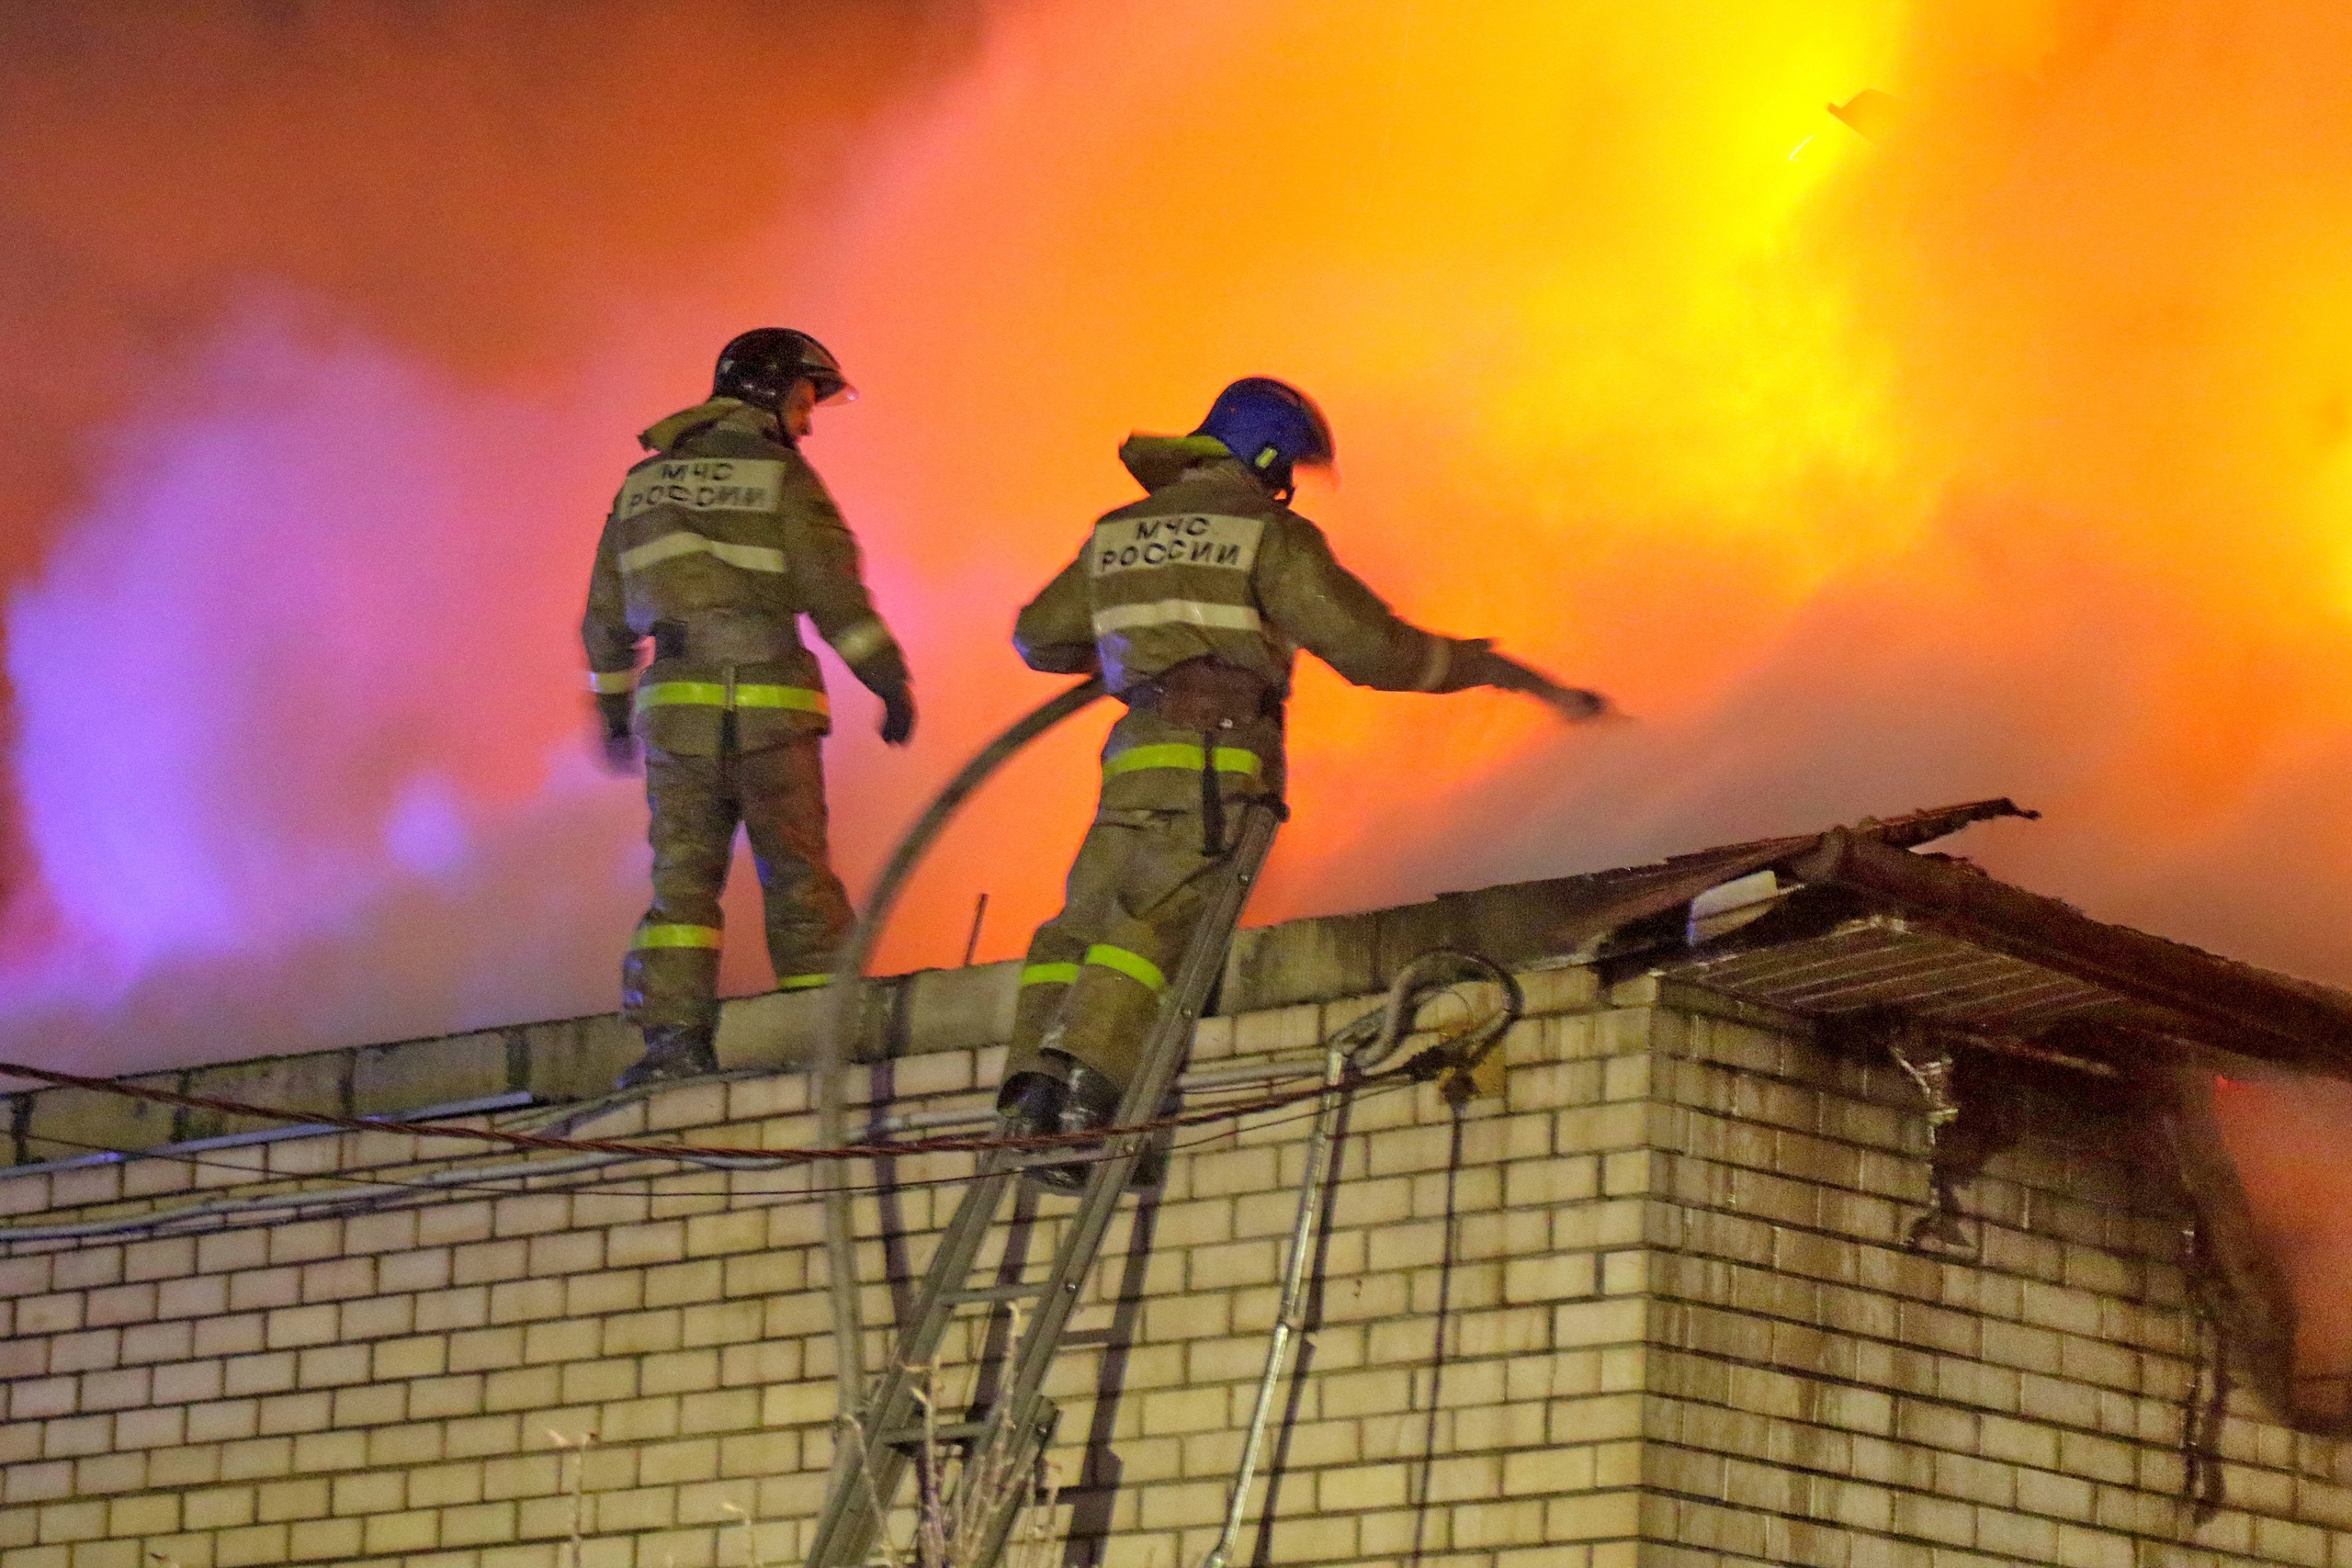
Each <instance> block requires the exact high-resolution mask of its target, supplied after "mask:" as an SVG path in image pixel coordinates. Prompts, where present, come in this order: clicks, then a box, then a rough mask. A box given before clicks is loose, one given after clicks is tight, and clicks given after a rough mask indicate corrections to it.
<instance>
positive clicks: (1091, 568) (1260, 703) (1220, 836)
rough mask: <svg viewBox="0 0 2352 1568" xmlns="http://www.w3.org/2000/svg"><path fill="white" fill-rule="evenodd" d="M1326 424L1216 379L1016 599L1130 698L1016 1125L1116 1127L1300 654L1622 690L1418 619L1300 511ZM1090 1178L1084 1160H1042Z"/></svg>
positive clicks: (1028, 1023)
mask: <svg viewBox="0 0 2352 1568" xmlns="http://www.w3.org/2000/svg"><path fill="white" fill-rule="evenodd" d="M1119 457H1120V460H1121V461H1122V462H1123V463H1125V465H1126V468H1127V471H1128V472H1129V473H1131V474H1133V475H1134V476H1135V478H1136V480H1137V481H1138V482H1139V483H1141V484H1142V486H1143V487H1144V489H1145V490H1146V491H1148V492H1149V493H1148V494H1147V495H1146V496H1145V497H1144V499H1143V500H1141V501H1137V502H1133V503H1132V504H1130V505H1126V506H1123V507H1120V508H1119V509H1118V510H1116V511H1114V512H1112V513H1108V514H1107V515H1105V516H1104V517H1103V519H1102V520H1101V521H1100V522H1099V523H1097V524H1096V525H1094V530H1093V532H1092V534H1091V536H1089V537H1088V539H1087V541H1086V543H1085V545H1084V546H1083V547H1080V550H1079V553H1078V555H1077V557H1076V558H1074V559H1073V560H1071V562H1070V563H1069V565H1068V566H1067V567H1065V568H1063V569H1062V570H1061V572H1060V573H1059V575H1057V577H1055V579H1054V580H1053V581H1051V582H1050V583H1048V584H1047V585H1046V589H1045V591H1044V592H1041V593H1039V594H1038V595H1037V597H1036V598H1035V600H1033V601H1031V603H1030V604H1029V605H1028V607H1027V608H1025V609H1023V611H1022V612H1021V616H1020V619H1019V621H1018V622H1017V624H1016V625H1015V627H1014V632H1013V640H1014V643H1015V645H1016V646H1017V647H1018V648H1019V649H1020V651H1021V656H1022V658H1023V660H1026V661H1027V662H1028V664H1029V666H1030V668H1032V669H1034V670H1043V671H1056V672H1059V673H1065V674H1076V673H1080V672H1083V671H1099V672H1100V673H1101V675H1102V677H1103V683H1104V684H1105V685H1106V686H1108V687H1109V688H1110V690H1111V692H1112V694H1114V696H1117V697H1118V698H1119V699H1120V700H1122V701H1123V702H1125V704H1126V705H1127V710H1128V711H1127V713H1126V716H1125V717H1123V718H1122V719H1120V720H1119V722H1118V724H1117V725H1116V726H1115V727H1114V728H1113V729H1112V731H1111V736H1110V739H1109V741H1108V742H1107V743H1106V744H1105V746H1104V748H1103V793H1102V797H1101V806H1100V807H1099V808H1098V809H1097V811H1096V813H1095V817H1094V822H1093V825H1092V827H1091V829H1089V830H1088V833H1087V836H1086V839H1085V840H1084V842H1083V843H1082V844H1081V845H1080V848H1079V852H1078V858H1077V861H1076V863H1074V864H1072V865H1071V867H1070V871H1069V888H1068V893H1067V900H1066V903H1065V905H1064V907H1063V908H1062V911H1061V913H1060V914H1058V915H1057V916H1056V917H1054V919H1051V920H1049V921H1047V922H1046V924H1045V925H1044V926H1042V927H1040V928H1038V931H1037V934H1036V936H1035V938H1034V939H1033V940H1032V941H1031V942H1030V945H1029V953H1028V959H1027V962H1026V964H1024V965H1023V970H1022V973H1021V991H1020V998H1019V1002H1018V1007H1017V1010H1016V1012H1015V1021H1014V1025H1013V1036H1012V1053H1011V1055H1010V1056H1009V1058H1008V1059H1007V1062H1006V1065H1005V1077H1004V1083H1003V1086H1002V1088H1001V1090H1000V1091H999V1095H998V1102H997V1103H998V1114H999V1123H1000V1130H1001V1132H1002V1133H1003V1134H1005V1135H1007V1136H1014V1137H1021V1136H1035V1135H1038V1134H1046V1133H1051V1132H1080V1131H1087V1130H1091V1129H1093V1128H1096V1127H1100V1126H1102V1125H1103V1124H1104V1123H1105V1122H1107V1121H1108V1119H1109V1117H1110V1116H1111V1114H1112V1112H1113V1111H1114V1110H1115V1109H1116V1108H1117V1105H1118V1101H1119V1097H1120V1095H1121V1094H1122V1093H1123V1092H1124V1091H1125V1087H1126V1084H1127V1081H1128V1079H1129V1077H1131V1076H1132V1075H1133V1073H1134V1072H1135V1070H1136V1066H1137V1061H1136V1053H1137V1052H1138V1050H1139V1049H1140V1047H1141V1045H1142V1043H1143V1040H1144V1037H1145V1035H1146V1033H1147V1032H1148V1029H1149V1026H1150V1023H1151V1020H1152V1018H1153V1015H1154V1014H1155V1013H1156V1011H1157V1010H1158V1008H1159V999H1160V992H1161V991H1162V989H1163V988H1164V987H1166V986H1167V984H1168V981H1169V978H1170V971H1171V970H1172V969H1173V968H1174V967H1175V964H1176V962H1177V960H1178V959H1179V957H1180V956H1181V955H1182V953H1183V951H1184V948H1185V945H1186V943H1187V942H1188V941H1189V940H1190V939H1191V937H1192V935H1193V928H1194V925H1195V924H1196V923H1197V920H1198V918H1199V916H1200V912H1201V908H1202V904H1203V897H1204V892H1205V888H1204V884H1205V883H1206V882H1207V880H1208V874H1210V873H1211V872H1212V871H1214V869H1215V868H1216V866H1217V864H1218V863H1219V862H1220V861H1221V859H1222V858H1223V856H1224V855H1225V853H1226V852H1227V850H1228V849H1229V848H1230V837H1231V832H1232V828H1231V825H1232V823H1233V820H1234V818H1235V817H1236V816H1237V815H1238V807H1240V806H1241V805H1242V804H1243V803H1246V802H1249V801H1252V800H1258V799H1263V798H1269V797H1271V798H1272V799H1273V800H1275V801H1277V802H1279V800H1280V799H1281V797H1282V794H1283V703H1284V701H1285V699H1286V698H1287V697H1288V695H1289V693H1290V682H1291V662H1292V660H1293V659H1294V657H1295V654H1296V652H1297V650H1298V649H1306V651H1308V652H1310V653H1313V654H1315V655H1316V656H1317V657H1318V658H1320V659H1322V660H1325V661H1326V662H1327V663H1329V664H1330V665H1331V667H1332V668H1333V669H1335V670H1337V671H1339V672H1340V674H1341V675H1342V676H1344V677H1346V678H1347V679H1348V680H1350V681H1351V682H1355V683H1356V684H1358V685H1362V686H1373V687H1376V688H1379V689H1380V690H1383V691H1392V692H1459V691H1463V690H1465V689H1467V688H1470V687H1474V686H1501V687H1507V688H1510V689H1511V690H1515V691H1522V692H1527V693H1529V694H1533V695H1536V696H1539V697H1542V698H1544V700H1545V701H1548V702H1551V703H1552V704H1554V705H1555V706H1557V707H1559V708H1560V709H1561V710H1562V711H1563V712H1564V713H1566V714H1567V715H1568V716H1571V717H1576V718H1592V717H1597V716H1600V714H1602V713H1603V712H1604V711H1606V706H1607V705H1606V704H1605V702H1604V701H1603V699H1602V698H1600V696H1599V695H1597V694H1594V693H1591V692H1586V691H1578V690H1574V689H1571V688H1567V687H1562V686H1558V685H1556V684H1555V683H1553V682H1550V681H1548V680H1546V679H1545V678H1544V677H1543V676H1541V675H1539V674H1537V673H1536V672H1535V671H1532V670H1529V669H1528V668H1527V667H1526V666H1524V665H1521V664H1519V663H1517V662H1516V661H1514V660H1509V659H1506V658H1504V657H1503V656H1501V655H1500V654H1498V653H1496V652H1495V651H1494V650H1493V649H1492V648H1491V647H1490V646H1489V645H1488V644H1487V642H1486V641H1484V640H1482V639H1467V640H1465V639H1461V638H1455V637H1440V636H1438V635H1436V634H1435V633H1432V632H1426V631H1422V630H1421V629H1419V627H1417V626H1411V625H1408V623H1406V622H1405V621H1403V620H1401V619H1399V618H1398V617H1397V615H1394V614H1393V613H1391V612H1390V610H1389V608H1388V606H1387V605H1386V604H1383V603H1382V602H1381V600H1380V598H1379V596H1378V595H1376V594H1375V593H1374V592H1373V591H1372V590H1371V589H1369V588H1367V587H1366V586H1364V584H1363V581H1360V580H1359V579H1358V578H1356V577H1355V576H1354V575H1353V574H1352V573H1351V572H1350V571H1349V570H1347V569H1346V568H1344V567H1342V566H1341V565H1340V563H1339V562H1338V561H1337V560H1336V559H1335V558H1333V557H1332V554H1331V549H1330V547H1329V545H1328V544H1327V543H1326V542H1325V541H1324V537H1323V532H1322V530H1321V529H1319V528H1317V526H1316V525H1314V524H1312V523H1310V522H1308V521H1307V520H1306V518H1304V517H1301V516H1300V515H1298V513H1295V512H1293V511H1291V510H1290V507H1289V504H1288V502H1289V501H1290V498H1291V494H1292V491H1293V485H1294V479H1295V471H1296V470H1297V469H1298V468H1302V467H1315V466H1321V465H1328V464H1329V463H1330V462H1331V460H1332V457H1333V447H1332V440H1331V429H1330V426H1329V423H1326V422H1325V420H1324V418H1323V414H1322V412H1321V411H1320V410H1319V409H1317V407H1316V405H1315V403H1314V401H1313V400H1311V399H1309V398H1308V397H1307V396H1306V394H1305V393H1303V392H1301V391H1299V390H1298V389H1296V388H1295V387H1291V386H1288V385H1286V384H1284V383H1283V382H1281V381H1276V380H1272V379H1270V378H1265V377H1250V378H1248V379H1245V380H1240V381H1236V382H1234V383H1233V384H1232V385H1231V386H1229V387H1227V389H1225V390H1224V391H1223V392H1222V393H1220V394H1218V397H1217V400H1216V404H1215V406H1213V407H1212V408H1211V409H1210V410H1209V413H1208V417H1207V418H1206V419H1205V420H1204V421H1203V422H1202V423H1201V426H1200V428H1199V429H1198V430H1196V431H1194V432H1193V434H1190V435H1182V436H1165V435H1143V434H1137V435H1135V436H1132V437H1130V438H1129V439H1128V441H1127V443H1126V444H1125V446H1123V447H1121V448H1120V452H1119ZM1033 1174H1035V1176H1036V1177H1037V1179H1040V1180H1042V1181H1044V1182H1046V1184H1047V1185H1049V1186H1056V1187H1061V1188H1065V1189H1070V1188H1075V1187H1076V1186H1078V1185H1079V1184H1080V1182H1081V1181H1082V1179H1083V1174H1084V1173H1083V1169H1082V1168H1080V1167H1077V1166H1063V1167H1053V1168H1045V1169H1042V1170H1038V1171H1035V1172H1034V1173H1033Z"/></svg>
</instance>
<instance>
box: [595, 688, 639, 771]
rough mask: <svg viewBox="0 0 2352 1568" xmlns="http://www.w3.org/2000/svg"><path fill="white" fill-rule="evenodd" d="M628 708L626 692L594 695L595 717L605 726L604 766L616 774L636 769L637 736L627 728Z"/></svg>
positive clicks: (628, 700)
mask: <svg viewBox="0 0 2352 1568" xmlns="http://www.w3.org/2000/svg"><path fill="white" fill-rule="evenodd" d="M629 708H630V697H629V694H628V693H627V692H599V693H598V694H596V716H597V717H599V718H601V719H602V720H604V724H605V736H604V740H605V767H606V768H607V769H609V770H611V771H612V772H614V773H633V772H635V771H636V769H637V736H636V735H635V733H633V732H632V731H631V730H630V728H629Z"/></svg>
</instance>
